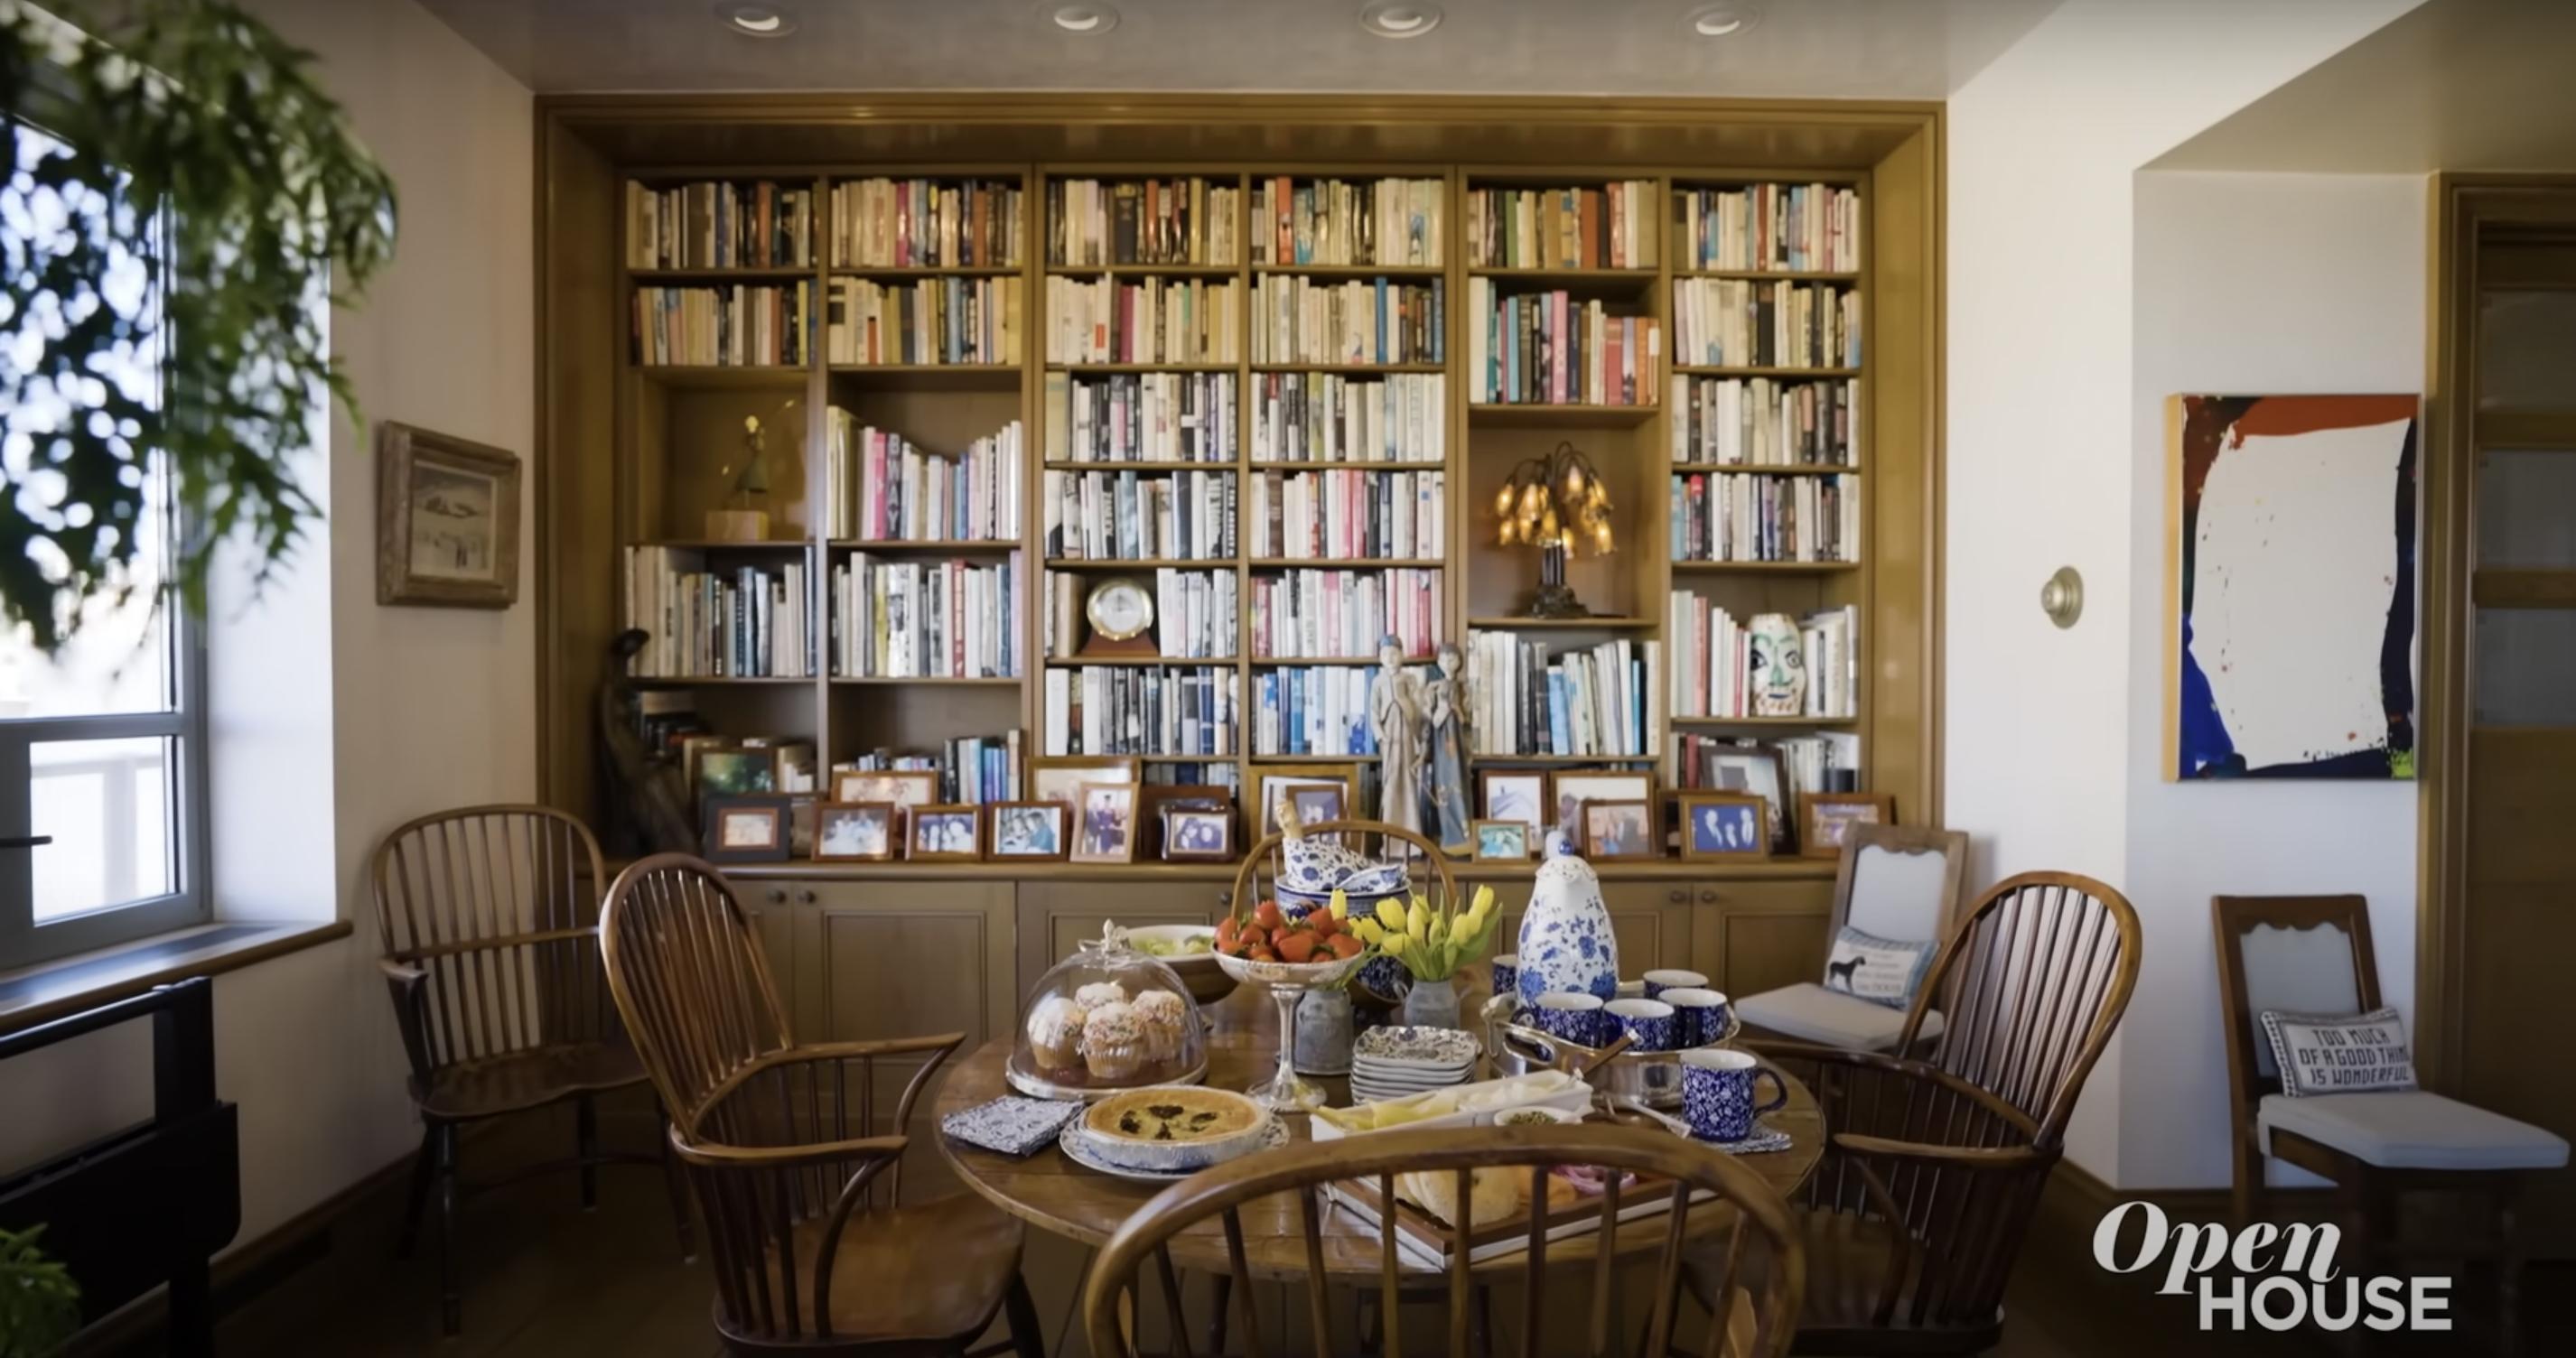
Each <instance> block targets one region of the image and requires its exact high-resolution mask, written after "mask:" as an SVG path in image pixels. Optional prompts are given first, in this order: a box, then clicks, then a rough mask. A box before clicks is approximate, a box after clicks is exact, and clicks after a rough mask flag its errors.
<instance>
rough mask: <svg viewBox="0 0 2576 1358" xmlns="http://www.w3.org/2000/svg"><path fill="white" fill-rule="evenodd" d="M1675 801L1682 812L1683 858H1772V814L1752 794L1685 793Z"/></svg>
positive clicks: (1758, 798) (1761, 801) (1759, 799)
mask: <svg viewBox="0 0 2576 1358" xmlns="http://www.w3.org/2000/svg"><path fill="white" fill-rule="evenodd" d="M1676 800H1677V801H1679V802H1680V803H1681V811H1682V857H1684V858H1690V859H1709V858H1768V857H1770V856H1771V811H1770V808H1769V807H1768V806H1767V805H1765V804H1764V802H1763V800H1762V799H1761V798H1760V797H1757V796H1754V795H1753V794H1752V793H1750V792H1685V793H1682V794H1680V796H1679V797H1677V798H1676Z"/></svg>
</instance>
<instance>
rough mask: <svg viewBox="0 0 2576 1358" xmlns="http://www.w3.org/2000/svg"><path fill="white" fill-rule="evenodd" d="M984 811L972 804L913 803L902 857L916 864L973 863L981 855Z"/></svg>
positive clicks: (982, 849) (982, 854)
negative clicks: (939, 804)
mask: <svg viewBox="0 0 2576 1358" xmlns="http://www.w3.org/2000/svg"><path fill="white" fill-rule="evenodd" d="M983 829H984V811H983V808H981V807H975V806H916V807H914V808H912V815H911V817H910V830H909V832H908V833H907V835H906V837H905V841H904V842H905V845H906V847H905V850H904V855H903V856H904V857H906V858H909V859H911V860H912V861H913V862H916V863H972V862H975V861H977V860H979V859H981V858H982V857H983V856H984V839H983Z"/></svg>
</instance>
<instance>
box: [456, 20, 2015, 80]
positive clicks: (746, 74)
mask: <svg viewBox="0 0 2576 1358" xmlns="http://www.w3.org/2000/svg"><path fill="white" fill-rule="evenodd" d="M1711 2H1712V0H1442V6H1443V8H1445V9H1446V11H1447V16H1446V18H1445V20H1444V21H1443V22H1442V23H1441V25H1440V26H1439V27H1438V28H1437V29H1435V30H1433V31H1431V32H1430V33H1427V34H1424V35H1422V36H1420V37H1415V38H1407V39H1403V40H1389V39H1386V38H1380V37H1375V36H1372V35H1370V34H1368V33H1365V32H1363V31H1361V29H1360V27H1359V24H1358V22H1357V15H1358V13H1359V9H1360V0H1111V3H1113V4H1115V6H1116V7H1117V9H1118V10H1120V11H1121V15H1122V22H1121V23H1120V24H1119V26H1118V27H1117V29H1116V30H1115V31H1113V32H1110V33H1107V34H1105V35H1102V36H1097V37H1077V36H1075V35H1072V34H1069V33H1066V32H1064V31H1063V30H1061V29H1059V28H1058V27H1056V26H1055V24H1054V23H1053V22H1051V21H1050V20H1049V19H1048V18H1047V11H1048V10H1049V9H1050V8H1052V6H1051V4H1049V3H1045V0H771V3H773V5H774V7H775V8H777V9H779V10H782V11H784V12H786V13H788V14H790V15H792V16H793V17H794V19H795V21H796V23H797V25H798V31H797V32H796V33H794V34H793V35H791V36H788V37H784V38H773V39H764V38H753V37H746V36H742V35H740V34H737V33H735V32H733V31H731V30H730V29H729V28H728V27H726V26H725V25H724V24H723V22H722V21H721V20H719V19H718V18H717V17H716V12H715V11H716V6H715V3H714V0H422V3H423V4H425V5H426V6H427V7H428V8H429V9H430V10H431V12H433V13H435V14H437V15H438V16H439V17H441V18H443V19H445V20H446V21H447V23H448V24H449V25H450V26H451V27H453V28H455V29H456V31H457V32H459V33H461V34H463V35H465V37H466V38H467V39H468V40H469V41H471V42H472V43H474V45H475V46H477V47H480V48H481V49H483V50H484V51H485V52H487V53H489V54H491V56H492V58H493V59H494V60H495V61H497V62H499V63H500V64H501V66H502V67H503V68H504V69H506V70H508V71H509V72H510V73H511V74H512V75H514V76H516V77H518V78H519V79H520V80H521V81H522V82H524V83H526V84H527V85H528V86H529V87H530V88H532V89H535V90H537V91H538V92H540V93H568V92H576V91H580V92H594V93H595V92H608V91H622V92H661V91H696V92H705V91H714V90H804V91H841V90H871V91H885V90H1004V89H1008V90H1134V91H1171V90H1188V91H1208V90H1224V91H1263V92H1300V91H1303V92H1313V91H1372V92H1387V91H1408V92H1417V93H1446V94H1496V93H1527V94H1534V95H1535V94H1555V95H1565V94H1643V95H1698V96H1724V97H1804V98H1845V99H1944V98H1947V97H1948V96H1949V95H1950V93H1951V92H1952V91H1954V90H1956V89H1957V88H1958V87H1959V86H1960V85H1961V84H1963V83H1965V82H1966V81H1967V79H1968V78H1969V77H1970V76H1972V75H1974V74H1976V72H1977V71H1979V70H1980V69H1982V68H1983V67H1984V66H1985V65H1986V63H1987V62H1989V61H1992V60H1993V59H1994V58H1995V57H1996V55H1997V54H1999V53H2001V52H2002V51H2003V50H2004V49H2005V48H2007V47H2009V46H2011V45H2012V43H2013V42H2014V41H2015V40H2016V39H2018V38H2019V37H2021V35H2022V34H2024V33H2026V32H2028V31H2029V30H2030V29H2031V27H2032V26H2033V25H2035V24H2037V23H2038V22H2039V20H2040V19H2041V18H2042V17H2043V16H2045V15H2046V14H2047V13H2048V12H2049V11H2050V10H2053V9H2055V8H2056V7H2057V5H2058V3H2059V0H1745V3H1744V4H1742V5H1740V6H1739V7H1741V8H1754V9H1759V10H1760V11H1761V15H1760V17H1759V18H1758V20H1757V21H1756V22H1755V23H1754V24H1753V25H1751V26H1750V27H1748V28H1746V29H1745V30H1743V31H1741V32H1739V33H1736V34H1734V35H1731V36H1728V37H1724V38H1715V39H1712V38H1701V37H1698V36H1695V35H1692V34H1690V33H1689V32H1688V31H1687V29H1686V22H1687V19H1688V17H1689V16H1690V15H1691V14H1692V13H1693V12H1694V11H1696V10H1698V9H1701V8H1702V7H1704V6H1706V5H1707V4H1709V3H1711Z"/></svg>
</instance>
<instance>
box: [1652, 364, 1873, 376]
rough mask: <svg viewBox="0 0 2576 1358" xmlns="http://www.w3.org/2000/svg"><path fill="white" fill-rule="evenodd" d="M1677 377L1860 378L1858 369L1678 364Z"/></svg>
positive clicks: (1674, 373) (1675, 368) (1674, 372)
mask: <svg viewBox="0 0 2576 1358" xmlns="http://www.w3.org/2000/svg"><path fill="white" fill-rule="evenodd" d="M1673 375H1674V376H1676V377H1784V378H1799V377H1818V378H1823V377H1858V376H1860V369H1858V368H1758V367H1746V366H1738V365H1735V364H1719V365H1710V364H1706V363H1676V364H1674V365H1673Z"/></svg>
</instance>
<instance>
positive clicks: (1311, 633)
mask: <svg viewBox="0 0 2576 1358" xmlns="http://www.w3.org/2000/svg"><path fill="white" fill-rule="evenodd" d="M1441 616H1442V614H1441V589H1440V572H1439V571H1438V570H1436V569H1421V568H1414V567H1402V568H1397V569H1393V570H1375V571H1367V570H1356V571H1355V570H1342V571H1327V570H1292V571H1281V572H1279V573H1278V574H1276V575H1263V576H1257V577H1255V578H1254V579H1253V582H1252V654H1253V656H1254V658H1255V659H1261V660H1361V659H1366V658H1369V657H1371V656H1374V655H1376V654H1377V648H1378V643H1380V642H1381V641H1383V640H1385V639H1386V638H1387V637H1389V636H1393V637H1394V638H1395V639H1396V644H1397V645H1398V646H1399V647H1401V648H1402V649H1403V651H1404V653H1405V654H1406V655H1408V656H1412V657H1415V658H1427V657H1428V656H1429V655H1430V654H1431V652H1432V649H1433V648H1434V647H1435V646H1437V645H1438V644H1439V634H1440V626H1441V624H1440V619H1441Z"/></svg>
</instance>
